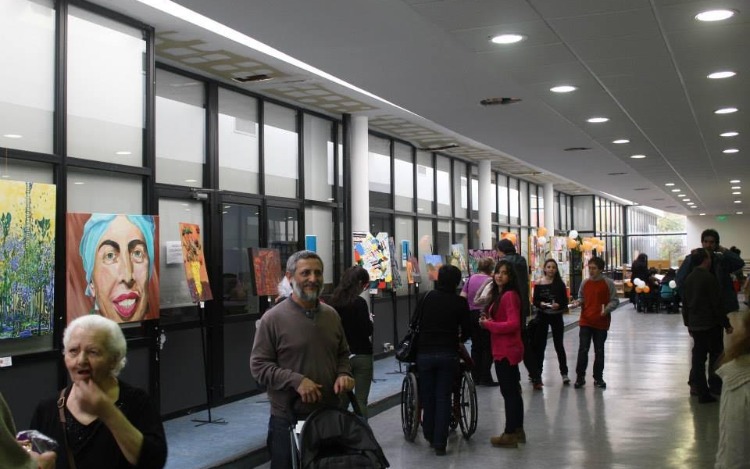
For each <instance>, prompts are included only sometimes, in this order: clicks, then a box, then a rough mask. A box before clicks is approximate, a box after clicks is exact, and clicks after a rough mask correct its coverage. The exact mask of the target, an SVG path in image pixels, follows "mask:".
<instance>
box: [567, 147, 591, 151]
mask: <svg viewBox="0 0 750 469" xmlns="http://www.w3.org/2000/svg"><path fill="white" fill-rule="evenodd" d="M586 150H591V147H568V148H565V149H563V151H586Z"/></svg>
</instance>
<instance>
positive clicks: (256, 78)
mask: <svg viewBox="0 0 750 469" xmlns="http://www.w3.org/2000/svg"><path fill="white" fill-rule="evenodd" d="M270 80H273V77H272V76H270V75H266V74H265V73H260V74H258V75H247V76H244V77H234V78H232V81H236V82H237V83H261V82H264V81H270Z"/></svg>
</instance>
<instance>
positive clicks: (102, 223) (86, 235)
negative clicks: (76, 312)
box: [78, 213, 154, 296]
mask: <svg viewBox="0 0 750 469" xmlns="http://www.w3.org/2000/svg"><path fill="white" fill-rule="evenodd" d="M118 216H119V215H111V214H103V213H94V214H92V215H91V218H89V220H88V221H87V222H86V224H85V225H84V227H83V236H81V244H80V246H79V248H78V250H79V252H80V254H81V260H82V261H83V270H84V272H85V273H86V296H93V295H92V292H91V276H92V275H93V273H94V263H95V261H96V251H97V250H98V249H99V242H100V241H101V239H102V236H104V232H105V231H107V228H109V225H110V224H111V223H112V221H113V220H114V219H115V218H116V217H118ZM125 217H126V218H127V219H128V220H129V221H130V222H131V223H132V224H134V225H135V226H137V227H138V229H139V230H140V231H141V233H142V234H143V239H144V240H145V241H146V249H147V250H148V259H149V262H148V278H149V280H150V279H151V275H152V273H153V271H154V263H153V252H154V217H153V216H151V215H125Z"/></svg>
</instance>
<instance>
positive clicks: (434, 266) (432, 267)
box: [424, 254, 443, 281]
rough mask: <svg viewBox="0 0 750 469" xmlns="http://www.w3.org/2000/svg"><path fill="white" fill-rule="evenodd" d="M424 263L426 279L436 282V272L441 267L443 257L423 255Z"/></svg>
mask: <svg viewBox="0 0 750 469" xmlns="http://www.w3.org/2000/svg"><path fill="white" fill-rule="evenodd" d="M424 262H425V264H427V279H428V280H432V281H435V280H437V278H438V270H440V267H442V266H443V256H441V255H440V254H425V255H424Z"/></svg>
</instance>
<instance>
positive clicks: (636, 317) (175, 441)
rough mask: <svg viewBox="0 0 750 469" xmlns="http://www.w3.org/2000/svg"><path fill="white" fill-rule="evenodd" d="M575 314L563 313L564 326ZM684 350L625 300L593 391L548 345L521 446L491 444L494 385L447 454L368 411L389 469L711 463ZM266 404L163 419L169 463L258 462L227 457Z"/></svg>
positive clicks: (674, 329)
mask: <svg viewBox="0 0 750 469" xmlns="http://www.w3.org/2000/svg"><path fill="white" fill-rule="evenodd" d="M575 319H577V318H575V317H574V316H569V317H567V318H566V322H567V323H570V322H573V321H574V320H575ZM576 331H577V328H573V329H572V330H570V331H569V332H568V333H566V335H565V346H566V350H567V353H568V364H569V367H570V368H571V377H572V375H573V374H574V373H572V370H573V369H574V368H575V358H576V352H577V347H578V334H577V333H576ZM690 347H691V341H690V338H689V336H688V335H687V332H686V330H685V328H684V326H683V325H682V317H681V316H680V315H676V314H673V315H667V314H638V313H636V312H635V311H634V309H633V308H632V306H631V305H630V304H623V305H622V306H621V307H620V308H619V309H618V310H616V311H615V313H614V317H613V321H612V328H611V330H610V334H609V337H608V339H607V343H606V355H607V358H606V365H605V371H604V373H605V376H604V377H605V380H606V381H607V384H608V388H607V389H606V390H601V389H597V388H594V387H593V380H592V378H591V368H590V367H591V365H592V363H593V357H592V359H591V360H590V361H589V376H587V381H588V383H587V385H586V386H585V387H584V388H583V389H578V390H576V389H573V387H572V386H563V385H562V382H561V379H560V377H559V375H558V372H557V358H556V355H555V351H554V347H552V343H551V341H550V343H549V345H548V347H547V355H546V362H545V364H546V366H545V371H544V376H543V378H544V382H545V386H544V389H543V390H542V391H534V390H533V389H532V388H531V385H530V384H529V383H527V382H524V383H522V385H523V398H524V406H525V409H526V411H525V422H526V423H525V427H526V434H527V438H528V443H527V444H526V445H522V446H521V447H520V448H519V449H498V448H493V447H491V446H490V444H489V437H490V436H492V435H495V434H499V433H500V432H501V431H502V428H503V423H504V411H503V401H502V397H501V396H500V391H499V389H498V388H486V387H479V388H477V395H478V400H479V408H480V414H479V427H478V430H477V433H476V434H475V435H474V436H473V437H472V438H471V440H468V441H466V440H464V439H463V438H461V436H460V434H453V435H452V436H451V437H450V439H449V442H448V455H447V456H444V457H437V456H435V455H434V454H433V452H432V451H431V450H430V449H429V447H428V445H427V443H426V442H425V441H424V440H423V439H422V438H421V436H419V437H417V440H416V441H415V442H414V443H409V442H406V441H405V440H404V438H403V434H402V432H401V422H400V414H399V409H398V407H393V408H391V409H390V410H385V411H383V412H382V413H380V414H378V415H376V416H374V417H373V418H371V419H370V424H371V426H372V428H373V430H374V432H375V434H376V436H377V438H378V440H379V441H380V443H381V445H382V446H383V448H384V451H385V453H386V456H387V457H388V458H389V460H390V462H391V467H393V468H408V467H424V466H429V467H431V469H438V468H454V467H461V466H464V467H482V468H483V467H529V468H538V467H539V468H541V467H545V466H554V467H560V468H567V467H576V468H630V467H632V468H710V467H713V461H714V453H715V451H716V443H717V439H718V428H717V422H718V404H705V405H703V404H698V403H697V400H696V398H690V397H689V395H688V386H687V385H686V381H687V374H688V371H689V357H690ZM591 353H592V354H593V350H592V352H591ZM397 370H398V366H397V364H396V363H395V362H394V361H393V360H392V359H386V360H381V361H378V362H377V363H376V372H375V375H376V379H380V380H382V381H377V382H376V383H375V385H374V386H373V391H372V394H371V396H372V400H373V401H378V400H381V401H383V400H387V398H388V397H389V396H391V397H392V396H397V395H398V391H399V389H400V382H401V378H402V375H400V374H398V373H394V372H397ZM522 375H523V376H524V377H525V372H522ZM390 401H391V402H393V401H394V399H393V398H391V399H390ZM380 407H387V405H381V406H380ZM267 409H268V406H267V403H265V402H264V396H257V397H256V398H255V399H246V400H244V401H240V402H237V403H233V404H230V405H228V406H223V407H220V408H218V409H216V410H215V411H214V417H224V418H227V420H229V422H230V423H229V424H228V425H226V426H205V427H198V428H195V427H193V426H192V425H191V424H189V418H183V419H176V420H173V421H169V422H166V426H167V433H168V438H169V444H170V457H169V462H168V465H167V467H169V468H180V469H188V468H204V467H225V468H227V467H232V468H246V467H247V468H249V467H253V466H255V465H257V464H258V461H262V458H260V457H257V456H256V457H255V458H248V457H244V458H242V459H240V460H238V461H236V462H235V463H233V464H226V463H227V461H229V460H233V459H237V457H238V456H240V455H243V454H244V455H247V454H249V453H251V452H252V451H253V450H255V451H256V452H257V451H259V450H260V448H261V447H262V443H263V440H264V438H265V431H266V420H267ZM204 414H205V412H204ZM209 427H210V428H209ZM749 444H750V441H749ZM206 445H207V446H206ZM206 448H209V449H208V450H207V449H206ZM222 460H223V462H224V464H222ZM259 467H263V468H267V467H269V465H268V464H262V465H260V466H259Z"/></svg>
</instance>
